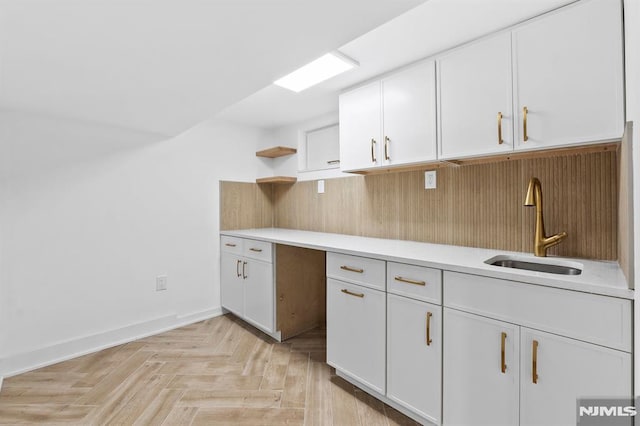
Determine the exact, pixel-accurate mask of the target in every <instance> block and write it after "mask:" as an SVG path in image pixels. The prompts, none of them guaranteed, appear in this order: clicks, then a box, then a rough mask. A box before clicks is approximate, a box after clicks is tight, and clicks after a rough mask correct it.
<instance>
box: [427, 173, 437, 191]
mask: <svg viewBox="0 0 640 426" xmlns="http://www.w3.org/2000/svg"><path fill="white" fill-rule="evenodd" d="M436 183H437V182H436V171H435V170H429V171H426V172H424V189H436V187H437V185H436Z"/></svg>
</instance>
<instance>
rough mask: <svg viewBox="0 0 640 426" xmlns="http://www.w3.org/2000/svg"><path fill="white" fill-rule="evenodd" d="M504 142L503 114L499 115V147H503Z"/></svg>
mask: <svg viewBox="0 0 640 426" xmlns="http://www.w3.org/2000/svg"><path fill="white" fill-rule="evenodd" d="M503 143H504V141H503V140H502V113H501V112H499V113H498V145H502V144H503Z"/></svg>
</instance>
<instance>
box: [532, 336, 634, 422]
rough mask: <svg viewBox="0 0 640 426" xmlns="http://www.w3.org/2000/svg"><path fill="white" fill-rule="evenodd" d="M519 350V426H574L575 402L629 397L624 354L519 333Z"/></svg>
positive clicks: (628, 360)
mask: <svg viewBox="0 0 640 426" xmlns="http://www.w3.org/2000/svg"><path fill="white" fill-rule="evenodd" d="M520 347H521V350H520V359H521V362H522V365H521V367H520V370H521V375H520V425H522V426H525V425H526V426H529V425H531V426H533V425H545V426H552V425H575V424H576V421H577V419H576V401H577V399H578V398H583V397H587V398H615V397H619V398H629V399H630V397H631V381H632V376H631V354H629V353H626V352H622V351H618V350H614V349H609V348H605V347H602V346H598V345H593V344H590V343H585V342H581V341H578V340H574V339H569V338H566V337H561V336H556V335H554V334H549V333H544V332H541V331H536V330H530V329H528V328H524V327H522V329H521V345H520ZM628 424H631V420H630V421H629V422H628Z"/></svg>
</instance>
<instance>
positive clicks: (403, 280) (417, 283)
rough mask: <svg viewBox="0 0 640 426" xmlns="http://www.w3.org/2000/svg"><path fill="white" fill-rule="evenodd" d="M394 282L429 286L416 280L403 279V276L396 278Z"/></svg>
mask: <svg viewBox="0 0 640 426" xmlns="http://www.w3.org/2000/svg"><path fill="white" fill-rule="evenodd" d="M394 280H396V281H400V282H403V283H407V284H414V285H427V283H426V282H425V281H416V280H412V279H409V278H404V277H401V276H397V277H395V278H394Z"/></svg>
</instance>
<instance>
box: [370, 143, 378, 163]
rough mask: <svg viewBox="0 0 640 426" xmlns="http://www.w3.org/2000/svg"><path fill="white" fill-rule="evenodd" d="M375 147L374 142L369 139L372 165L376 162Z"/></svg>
mask: <svg viewBox="0 0 640 426" xmlns="http://www.w3.org/2000/svg"><path fill="white" fill-rule="evenodd" d="M375 147H376V140H375V139H373V138H371V162H372V163H376V162H377V161H378V160H376V153H375Z"/></svg>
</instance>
